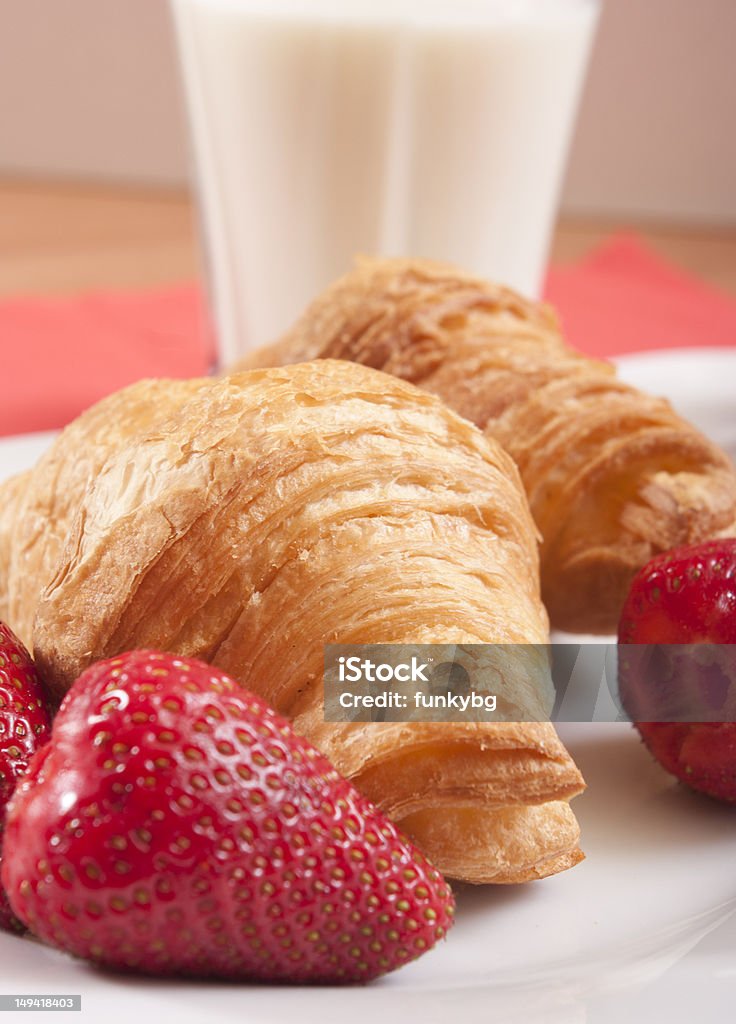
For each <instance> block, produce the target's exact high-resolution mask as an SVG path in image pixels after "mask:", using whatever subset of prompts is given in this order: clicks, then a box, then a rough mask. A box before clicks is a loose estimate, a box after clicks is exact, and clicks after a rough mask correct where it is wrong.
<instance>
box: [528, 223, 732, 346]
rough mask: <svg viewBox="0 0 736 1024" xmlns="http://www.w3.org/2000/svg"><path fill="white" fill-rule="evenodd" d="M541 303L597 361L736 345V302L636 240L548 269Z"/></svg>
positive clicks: (618, 239)
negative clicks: (552, 310) (544, 302)
mask: <svg viewBox="0 0 736 1024" xmlns="http://www.w3.org/2000/svg"><path fill="white" fill-rule="evenodd" d="M545 298H546V299H547V300H548V301H549V302H551V303H552V305H553V306H555V307H556V308H557V310H558V312H559V314H560V318H561V320H562V325H563V328H564V331H565V335H566V337H567V338H568V340H569V341H570V343H571V344H572V345H574V346H575V347H576V348H579V349H580V350H581V351H583V352H587V353H589V354H590V355H595V356H603V357H608V356H616V355H623V354H624V353H626V352H643V351H648V350H651V349H659V348H695V347H698V346H701V345H705V346H716V347H718V346H732V345H736V299H733V298H731V297H730V296H729V295H726V294H725V293H723V292H720V291H718V290H717V289H716V288H713V287H711V286H710V285H708V284H705V283H704V282H703V281H701V280H700V279H699V278H697V277H694V276H692V275H691V274H687V273H685V272H684V271H683V270H680V269H679V268H678V267H673V266H671V265H670V264H669V263H667V262H665V261H664V260H663V259H661V257H659V256H657V255H656V254H655V253H654V252H652V250H651V249H649V248H648V247H647V246H646V245H644V244H643V243H642V242H641V241H640V240H639V239H637V237H636V236H635V235H624V234H622V235H616V236H614V237H613V238H611V239H609V240H608V241H607V242H604V243H603V245H601V246H599V247H598V248H597V249H594V250H593V252H591V253H590V255H589V256H588V257H587V258H586V259H585V260H583V261H582V262H581V263H578V264H576V265H574V266H569V267H552V268H551V270H550V272H549V274H548V277H547V282H546V286H545Z"/></svg>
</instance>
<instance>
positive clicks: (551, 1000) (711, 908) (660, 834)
mask: <svg viewBox="0 0 736 1024" xmlns="http://www.w3.org/2000/svg"><path fill="white" fill-rule="evenodd" d="M620 366H621V370H622V374H623V375H624V376H625V377H626V378H627V379H630V380H632V382H635V383H637V384H639V385H640V386H642V387H646V388H647V389H648V390H650V391H654V392H657V393H659V394H663V395H667V396H668V397H670V398H671V399H672V400H673V402H674V404H675V405H676V407H677V408H678V409H679V410H680V411H681V412H682V413H683V414H684V415H687V416H689V417H690V418H692V419H694V420H695V421H697V422H698V424H699V425H700V426H701V428H703V429H705V430H706V431H707V432H708V433H710V434H711V435H712V436H713V437H715V438H716V439H717V440H719V441H721V443H723V442H726V443H731V442H733V441H736V404H735V403H734V401H733V399H734V384H733V382H734V381H736V352H728V351H722V350H720V351H716V350H711V351H708V350H703V351H698V352H677V353H675V352H662V353H656V354H644V355H641V356H629V357H626V359H622V360H620ZM48 443H49V435H36V436H32V437H24V438H10V439H6V440H4V441H0V478H2V477H4V476H6V475H9V474H10V473H12V472H17V471H18V470H20V469H23V468H25V466H27V465H30V464H32V462H33V461H34V459H35V458H36V457H37V456H38V454H40V452H41V451H43V449H44V448H45V447H46V446H47V444H48ZM735 447H736V446H735ZM560 733H561V735H562V737H563V739H564V741H565V742H566V743H567V745H568V746H569V748H570V750H571V752H572V754H573V756H574V757H575V759H576V761H577V762H578V764H579V765H580V767H581V769H582V771H583V774H584V775H585V777H586V780H587V782H588V789H587V792H586V793H585V794H584V795H583V796H582V797H580V798H578V799H577V800H576V801H575V811H576V813H577V815H578V818H579V820H580V824H581V827H582V836H583V840H582V842H583V847H584V849H585V852H586V855H587V860H586V861H585V862H584V863H583V864H581V865H580V866H578V867H576V868H574V869H573V870H572V871H568V872H566V873H564V874H562V875H558V876H557V877H555V878H551V879H547V880H546V881H544V882H538V883H533V884H530V885H526V886H518V887H509V888H503V887H496V888H487V889H473V888H470V887H465V888H461V889H460V890H459V891H458V903H459V908H458V910H459V912H458V917H457V924H456V926H455V928H454V930H453V932H452V933H451V934H450V937H449V939H448V940H447V941H446V942H445V943H444V944H443V945H442V946H441V947H440V948H439V949H436V950H434V951H432V952H431V953H430V954H428V955H427V956H425V957H424V958H423V959H422V960H420V961H418V962H417V963H415V964H411V965H409V966H408V967H405V968H403V969H402V970H401V971H398V972H397V973H396V974H394V975H391V976H390V977H388V978H386V979H384V980H383V981H381V982H378V983H376V984H374V985H372V986H369V987H367V988H361V989H327V988H311V989H305V988H299V989H285V988H272V987H265V986H252V987H251V986H234V985H221V984H195V983H187V982H177V981H173V982H160V981H153V980H150V981H149V980H143V979H139V978H132V977H131V978H123V977H116V976H111V975H107V974H103V973H101V972H98V971H96V970H94V969H92V968H90V967H87V966H86V965H84V964H81V963H78V962H75V961H73V960H71V959H69V958H67V957H65V956H64V955H62V954H59V953H56V952H54V951H52V950H48V949H44V948H43V947H41V946H40V945H38V944H36V943H34V942H32V941H29V940H21V939H16V938H14V937H11V936H7V935H0V989H1V990H2V991H3V992H12V993H29V994H32V993H38V994H52V993H63V994H70V993H81V994H82V1007H83V1009H82V1013H81V1015H80V1018H74V1019H77V1020H78V1019H83V1020H89V1021H105V1022H106V1024H118V1022H119V1024H123V1022H125V1024H129V1022H130V1020H131V1019H134V1018H135V1017H136V1016H140V1018H141V1019H142V1020H145V1021H148V1020H154V1019H156V1018H158V1017H160V1018H161V1019H163V1018H164V1017H166V1018H167V1019H171V1020H175V1021H176V1022H177V1024H200V1022H204V1021H208V1022H209V1021H211V1022H213V1024H214V1022H223V1024H224V1022H228V1021H233V1022H236V1021H237V1022H238V1024H241V1022H247V1024H285V1022H287V1021H289V1022H299V1021H306V1022H318V1021H319V1022H324V1024H329V1022H332V1021H335V1022H337V1021H340V1022H342V1021H344V1020H345V1019H346V1018H350V1020H351V1024H368V1022H371V1024H374V1022H375V1021H376V1020H377V1019H378V1020H380V1021H381V1024H393V1022H399V1021H401V1022H402V1024H404V1022H405V1021H407V1019H409V1018H416V1019H418V1020H421V1021H422V1024H433V1022H444V1021H448V1020H451V1019H453V1018H456V1019H457V1021H458V1024H465V1022H475V1021H478V1022H484V1024H486V1022H488V1024H501V1022H506V1021H512V1022H517V1021H518V1022H519V1024H522V1022H523V1024H536V1022H540V1024H541V1022H544V1024H558V1022H559V1024H582V1022H590V1024H618V1022H624V1021H626V1022H628V1024H649V1022H658V1021H667V1024H685V1022H688V1024H691V1022H692V1020H693V1019H694V1018H695V1019H696V1020H697V1021H698V1024H706V1022H713V1024H716V1022H719V1024H720V1022H725V1021H727V1020H730V1019H732V1017H733V1007H734V1005H736V957H734V950H735V949H736V914H734V910H736V810H734V809H732V808H728V807H724V806H722V805H719V804H717V803H715V802H711V801H709V800H705V799H700V798H698V797H696V796H695V795H693V794H690V793H688V792H687V791H685V790H684V789H682V788H680V787H679V786H677V785H676V784H674V783H673V782H671V781H670V779H669V778H668V777H667V776H666V775H665V774H664V773H663V772H662V771H661V770H660V769H659V768H658V767H657V766H656V765H655V764H654V763H653V762H652V760H651V758H650V757H649V755H648V754H647V753H646V751H645V750H644V748H643V747H642V745H641V744H640V743H639V741H638V740H637V737H636V734H635V733H634V731H633V729H632V728H631V727H630V726H628V725H615V724H608V725H606V724H595V725H594V724H588V725H565V726H561V727H560ZM19 1019H22V1020H24V1021H26V1020H27V1021H28V1022H29V1024H30V1022H32V1021H33V1020H49V1019H50V1018H49V1015H48V1014H47V1013H42V1012H29V1013H27V1014H24V1016H23V1018H19ZM51 1019H56V1018H51Z"/></svg>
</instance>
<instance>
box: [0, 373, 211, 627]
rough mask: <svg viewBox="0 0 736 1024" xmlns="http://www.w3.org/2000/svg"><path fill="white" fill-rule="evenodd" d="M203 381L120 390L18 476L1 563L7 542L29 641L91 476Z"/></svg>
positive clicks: (9, 583) (18, 619) (17, 607)
mask: <svg viewBox="0 0 736 1024" xmlns="http://www.w3.org/2000/svg"><path fill="white" fill-rule="evenodd" d="M201 386H202V381H199V380H194V381H181V380H170V381H166V382H165V383H164V382H161V381H146V380H144V381H140V382H139V383H137V384H132V385H131V386H130V387H127V388H124V389H123V390H122V391H117V392H115V393H114V394H112V395H110V396H109V397H107V398H105V399H103V400H102V401H101V402H98V403H97V405H94V406H92V408H91V409H88V410H87V412H85V413H83V414H82V415H81V416H80V417H78V419H76V420H74V421H73V422H72V423H70V424H69V426H68V427H66V429H65V430H64V431H63V432H62V434H61V436H60V437H59V438H58V439H57V441H56V443H55V444H53V445H52V446H51V448H50V449H49V451H48V452H47V453H46V454H45V455H43V456H42V457H41V459H40V461H39V463H38V465H37V467H36V469H35V471H34V472H33V473H31V474H23V475H22V477H21V478H20V479H19V478H15V479H16V480H18V481H19V482H18V484H16V485H15V488H14V493H13V495H12V501H11V502H9V506H8V507H7V509H6V511H5V514H4V519H0V570H1V569H2V568H3V560H2V551H3V548H5V549H6V551H7V554H6V556H5V558H6V563H5V573H4V577H5V590H4V598H3V599H4V603H5V612H6V617H7V619H8V621H10V622H11V623H12V624H13V629H14V631H15V633H16V634H17V636H19V637H20V639H21V640H22V641H23V643H24V644H25V645H26V646H27V647H30V646H31V642H32V629H33V616H34V614H35V610H36V605H37V604H38V599H39V597H40V595H41V591H42V590H43V588H44V587H45V585H46V584H47V583H48V581H49V579H50V578H51V575H52V573H53V570H54V568H55V566H56V563H57V561H58V559H59V556H60V554H61V551H62V548H63V546H64V543H65V541H66V538H67V533H68V531H69V527H70V526H71V522H72V519H73V518H74V516H75V515H76V513H77V511H78V509H79V504H80V498H81V495H82V494H83V493H84V491H85V489H86V487H87V484H88V482H89V481H90V480H93V479H94V478H95V477H96V476H97V474H98V473H99V471H100V469H101V468H102V465H103V463H104V462H105V461H106V460H107V459H108V458H109V457H110V455H112V454H114V453H115V452H117V451H119V450H121V449H122V448H123V447H125V445H127V444H128V443H129V442H131V441H134V440H135V439H136V438H137V437H139V436H142V435H143V434H144V433H146V432H147V431H149V430H151V429H153V428H154V427H155V426H156V424H157V423H159V422H163V421H164V420H165V419H166V418H167V417H168V416H169V415H170V414H172V413H175V412H176V410H177V409H178V408H180V407H181V405H182V404H183V403H184V402H185V401H186V400H187V399H188V398H189V397H191V395H193V394H194V393H195V392H196V391H197V389H198V388H199V387H201ZM6 486H8V485H6ZM3 523H5V528H4V529H3ZM3 536H4V537H5V541H3V539H2V538H3ZM3 599H0V600H3Z"/></svg>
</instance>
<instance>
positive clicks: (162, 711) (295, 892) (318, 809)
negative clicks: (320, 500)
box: [3, 651, 453, 982]
mask: <svg viewBox="0 0 736 1024" xmlns="http://www.w3.org/2000/svg"><path fill="white" fill-rule="evenodd" d="M3 882H4V884H5V885H6V887H7V890H8V893H9V895H10V900H11V903H12V905H13V908H14V910H15V912H16V913H17V914H18V916H19V917H20V918H21V919H22V920H23V921H25V922H26V923H27V925H28V926H29V928H31V929H32V930H33V931H34V932H35V933H36V934H37V935H38V936H40V937H41V938H43V939H45V940H47V941H48V942H50V943H53V944H54V945H57V946H59V947H61V948H63V949H66V950H69V951H70V952H72V953H75V954H77V955H79V956H83V957H88V958H90V959H92V960H95V961H98V962H101V963H104V964H108V965H112V966H115V967H121V968H129V969H134V970H139V971H144V972H148V973H155V974H191V975H199V976H208V975H209V976H219V977H225V978H253V979H261V980H268V981H296V982H328V981H367V980H369V979H371V978H375V977H376V976H377V975H380V974H383V973H385V972H386V971H390V970H392V969H393V968H395V967H398V966H400V965H401V964H403V963H406V962H407V961H409V960H412V959H414V958H415V957H417V956H419V955H420V954H421V953H422V952H423V951H424V950H426V949H428V948H429V947H430V946H432V945H434V943H435V942H436V941H437V940H438V939H439V938H441V937H442V936H443V935H444V934H445V932H446V931H447V929H448V927H449V926H450V923H451V915H452V912H453V900H452V895H451V893H450V890H449V888H448V887H447V885H446V883H445V882H444V880H443V879H442V877H441V875H440V874H439V873H438V872H437V871H436V870H435V869H434V868H433V867H432V866H431V865H430V864H429V863H428V862H427V861H426V859H425V858H424V857H423V856H422V855H421V853H419V852H418V851H417V850H416V849H414V848H413V847H412V846H411V844H410V843H409V842H408V840H406V839H405V838H404V837H403V836H402V835H401V834H400V833H399V832H398V830H397V829H396V827H395V826H394V825H393V824H392V823H391V822H390V821H388V820H387V819H386V818H384V817H383V816H382V815H381V814H380V813H379V812H378V811H377V810H376V808H375V807H374V806H373V805H372V804H371V803H369V801H368V800H366V799H365V798H364V797H362V796H361V795H360V794H359V793H358V792H357V791H356V790H355V789H354V788H353V787H352V786H351V785H350V783H348V782H347V781H346V780H344V779H342V778H341V777H340V776H339V775H338V774H337V772H336V771H335V769H334V768H333V767H332V765H331V764H330V763H329V762H328V761H327V760H326V759H325V758H324V757H323V756H322V755H321V754H320V753H319V752H318V751H317V750H315V749H314V748H313V747H312V746H311V745H310V744H309V743H308V742H307V741H306V740H305V739H303V738H302V737H300V736H297V735H296V733H294V732H293V730H292V728H291V726H290V725H289V723H288V722H286V720H285V719H283V718H281V717H280V716H279V715H278V714H276V713H275V712H274V711H272V710H271V709H270V708H268V707H267V705H266V704H265V703H264V702H263V701H262V700H260V699H259V698H258V697H254V696H253V695H252V694H250V693H248V692H246V691H245V690H243V689H242V688H241V687H240V686H238V684H237V683H235V682H234V681H233V680H231V679H230V678H228V677H227V676H226V675H224V674H223V673H221V672H219V671H217V670H215V669H213V668H212V667H211V666H208V665H204V664H202V663H201V662H197V661H193V660H191V659H187V658H178V657H174V656H171V655H164V654H157V653H154V652H150V651H139V652H134V653H132V654H127V655H122V656H120V657H117V658H114V659H112V660H110V661H106V662H101V663H99V664H97V665H94V666H92V668H90V669H88V670H87V671H86V672H85V673H84V674H83V675H82V676H81V677H80V678H79V679H78V680H77V682H76V683H75V685H74V686H73V688H72V689H71V691H70V692H69V694H68V695H67V697H66V698H65V700H64V702H63V704H62V706H61V709H60V711H59V713H58V715H57V717H56V719H55V721H54V727H53V732H52V737H51V742H50V743H49V744H48V745H47V746H46V747H45V748H44V749H43V750H42V751H41V752H40V753H39V754H38V755H37V756H36V758H35V759H34V761H33V764H32V765H31V768H30V771H29V773H28V775H27V777H26V779H24V781H23V783H22V784H21V785H20V786H19V787H18V790H17V792H16V794H15V797H14V798H13V801H12V803H11V806H10V810H9V814H8V824H7V837H6V857H5V864H4V867H3Z"/></svg>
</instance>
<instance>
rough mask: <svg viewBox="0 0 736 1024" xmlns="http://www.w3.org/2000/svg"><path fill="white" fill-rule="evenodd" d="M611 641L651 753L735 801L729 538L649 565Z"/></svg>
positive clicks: (735, 671) (735, 544)
mask: <svg viewBox="0 0 736 1024" xmlns="http://www.w3.org/2000/svg"><path fill="white" fill-rule="evenodd" d="M619 644H621V645H623V646H621V647H620V648H619V691H620V695H621V700H622V702H623V705H624V707H625V708H626V710H627V711H628V713H629V715H630V716H631V718H632V719H634V721H635V723H636V726H637V728H638V730H639V732H640V733H641V735H642V738H643V739H644V742H645V743H646V745H647V746H648V747H649V750H650V751H651V752H652V754H653V755H654V757H656V759H657V760H658V761H659V762H660V764H661V765H662V766H663V767H664V768H666V769H667V771H669V772H671V773H672V774H673V775H675V776H677V778H678V779H680V780H681V781H682V782H685V783H686V784H687V785H689V786H691V787H692V788H693V789H697V790H700V791H702V792H704V793H708V794H709V795H710V796H714V797H717V798H718V799H721V800H725V801H728V802H736V685H734V684H736V646H734V645H736V539H732V540H713V541H708V542H706V543H703V544H693V545H691V546H689V547H683V548H679V549H676V550H674V551H669V552H666V553H665V554H663V555H660V556H658V557H657V558H655V559H653V560H652V561H651V562H649V564H648V565H646V566H645V567H644V568H643V569H642V570H641V572H640V573H639V574H638V576H637V577H636V578H635V579H634V581H633V583H632V585H631V589H630V591H629V595H628V598H627V600H626V603H625V605H624V608H623V612H622V614H621V622H620V625H619ZM626 645H633V646H626ZM637 645H639V646H637ZM647 645H657V646H651V647H650V646H647ZM659 645H662V646H659ZM695 718H697V719H699V720H698V721H692V719H695ZM719 718H720V719H723V721H717V719H719ZM688 719H690V720H688Z"/></svg>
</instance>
